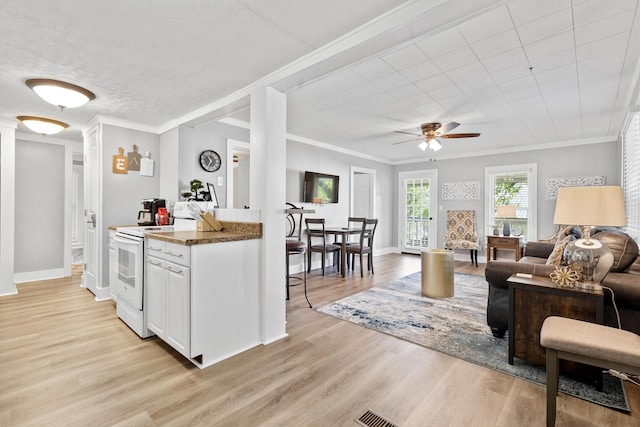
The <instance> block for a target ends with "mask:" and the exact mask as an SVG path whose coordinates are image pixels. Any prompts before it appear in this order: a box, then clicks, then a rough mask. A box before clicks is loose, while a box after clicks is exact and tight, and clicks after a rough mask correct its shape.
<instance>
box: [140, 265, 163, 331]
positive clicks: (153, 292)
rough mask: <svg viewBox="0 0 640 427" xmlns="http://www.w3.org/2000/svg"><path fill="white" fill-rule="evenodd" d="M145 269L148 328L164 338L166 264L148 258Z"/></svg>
mask: <svg viewBox="0 0 640 427" xmlns="http://www.w3.org/2000/svg"><path fill="white" fill-rule="evenodd" d="M145 269H146V272H145V275H144V281H145V286H144V290H145V308H144V309H145V311H146V313H147V328H148V329H149V330H150V331H153V332H155V333H156V335H158V336H159V337H160V338H164V336H165V318H166V300H167V296H166V281H165V270H164V262H163V261H162V260H160V259H159V258H155V257H147V259H146V261H145Z"/></svg>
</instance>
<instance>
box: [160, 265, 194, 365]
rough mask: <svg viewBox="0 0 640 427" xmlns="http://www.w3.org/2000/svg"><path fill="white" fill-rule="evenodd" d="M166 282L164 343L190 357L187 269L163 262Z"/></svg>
mask: <svg viewBox="0 0 640 427" xmlns="http://www.w3.org/2000/svg"><path fill="white" fill-rule="evenodd" d="M164 268H165V272H166V276H165V277H166V280H167V305H166V307H167V317H166V319H167V327H166V341H167V342H168V343H169V344H170V345H171V346H172V347H173V348H175V349H176V350H178V351H179V352H180V353H182V354H183V355H185V356H187V357H190V350H191V336H190V327H191V322H190V317H191V300H190V297H191V280H190V279H191V278H190V272H191V269H190V268H189V267H185V266H182V265H178V264H175V263H172V262H169V261H165V267H164Z"/></svg>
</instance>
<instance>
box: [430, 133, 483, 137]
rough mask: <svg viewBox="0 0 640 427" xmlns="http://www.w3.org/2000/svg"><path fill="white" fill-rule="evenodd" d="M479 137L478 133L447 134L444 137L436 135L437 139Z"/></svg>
mask: <svg viewBox="0 0 640 427" xmlns="http://www.w3.org/2000/svg"><path fill="white" fill-rule="evenodd" d="M476 136H480V134H479V133H449V134H446V135H438V138H474V137H476Z"/></svg>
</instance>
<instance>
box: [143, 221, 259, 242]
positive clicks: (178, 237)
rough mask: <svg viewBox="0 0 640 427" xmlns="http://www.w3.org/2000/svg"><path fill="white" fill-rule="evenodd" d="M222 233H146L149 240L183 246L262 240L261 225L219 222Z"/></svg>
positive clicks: (188, 231) (194, 231) (191, 231)
mask: <svg viewBox="0 0 640 427" xmlns="http://www.w3.org/2000/svg"><path fill="white" fill-rule="evenodd" d="M220 223H221V224H222V227H223V229H222V231H196V230H187V231H164V232H158V233H153V232H150V233H146V234H145V237H147V238H149V239H156V240H162V241H165V242H170V243H178V244H180V245H185V246H193V245H203V244H208V243H223V242H236V241H240V240H251V239H261V238H262V223H255V222H230V221H220Z"/></svg>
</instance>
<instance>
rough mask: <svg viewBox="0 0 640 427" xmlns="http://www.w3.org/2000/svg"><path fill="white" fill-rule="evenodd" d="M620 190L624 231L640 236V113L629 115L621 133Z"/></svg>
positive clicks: (635, 236) (633, 235)
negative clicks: (623, 204)
mask: <svg viewBox="0 0 640 427" xmlns="http://www.w3.org/2000/svg"><path fill="white" fill-rule="evenodd" d="M622 188H623V191H624V203H625V208H626V211H627V212H626V213H627V227H626V228H625V231H626V232H627V234H629V235H630V236H632V237H634V238H638V237H639V236H640V113H638V112H634V113H631V114H630V115H629V117H628V119H627V123H626V125H625V127H624V130H623V132H622Z"/></svg>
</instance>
